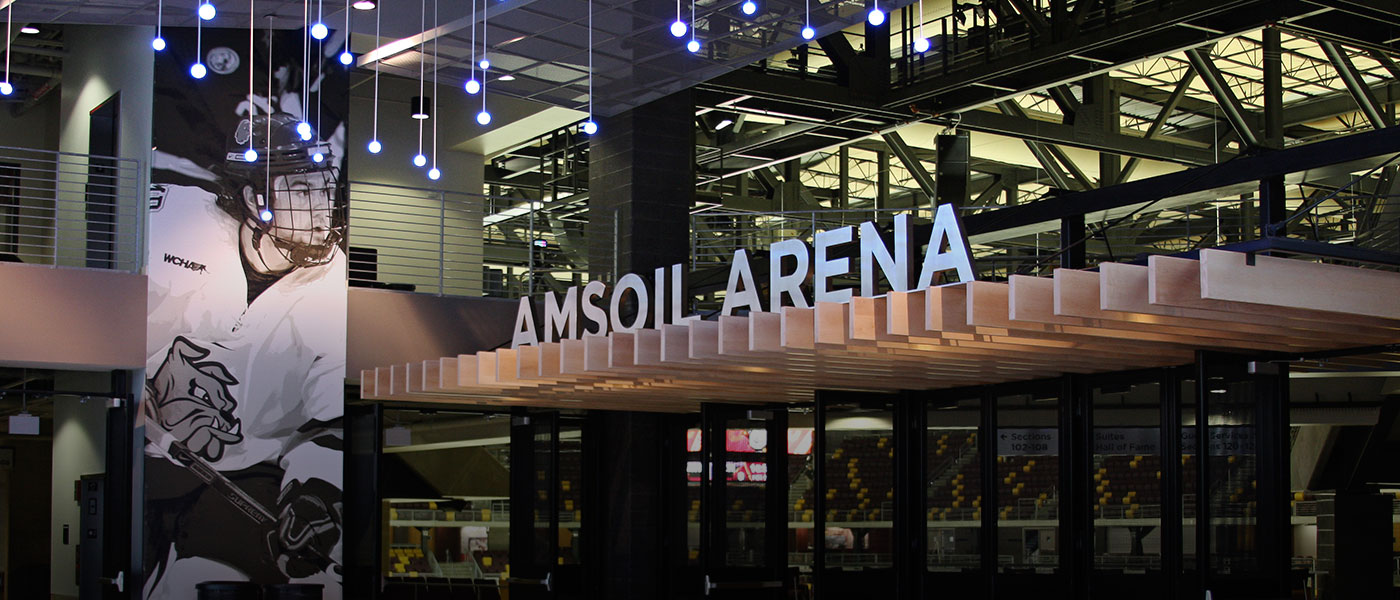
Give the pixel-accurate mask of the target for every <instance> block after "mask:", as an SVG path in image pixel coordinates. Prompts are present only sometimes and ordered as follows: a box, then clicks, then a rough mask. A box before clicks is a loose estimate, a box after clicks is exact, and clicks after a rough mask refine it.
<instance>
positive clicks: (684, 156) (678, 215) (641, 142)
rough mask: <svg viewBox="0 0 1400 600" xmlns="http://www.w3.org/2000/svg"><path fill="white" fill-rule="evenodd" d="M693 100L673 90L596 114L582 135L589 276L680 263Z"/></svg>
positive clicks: (690, 189)
mask: <svg viewBox="0 0 1400 600" xmlns="http://www.w3.org/2000/svg"><path fill="white" fill-rule="evenodd" d="M694 120H695V102H694V99H693V97H692V96H691V93H690V92H689V91H684V92H678V93H675V94H672V95H670V96H667V97H665V98H661V99H659V100H655V101H653V102H651V103H649V104H646V105H643V106H639V107H637V108H634V109H632V110H629V111H627V112H624V113H622V114H620V115H617V116H615V117H607V118H604V119H601V122H600V123H599V127H598V134H597V135H595V136H594V137H593V139H592V141H591V142H590V143H589V165H588V167H589V168H588V188H589V194H590V196H589V199H588V207H589V220H588V259H589V273H590V275H592V276H593V277H594V278H597V279H601V280H604V281H613V280H616V279H617V278H618V277H620V276H622V275H623V274H626V273H632V272H636V273H638V274H641V275H643V276H647V275H650V274H651V272H652V270H653V269H656V268H659V267H665V266H669V265H672V264H675V263H684V262H686V260H687V258H688V257H689V256H690V247H689V240H690V224H689V216H690V208H691V206H692V205H693V204H694V200H695V159H694V152H695V126H694Z"/></svg>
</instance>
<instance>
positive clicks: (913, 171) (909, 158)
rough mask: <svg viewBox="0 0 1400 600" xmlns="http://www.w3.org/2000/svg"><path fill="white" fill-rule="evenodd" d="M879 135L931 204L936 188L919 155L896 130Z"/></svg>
mask: <svg viewBox="0 0 1400 600" xmlns="http://www.w3.org/2000/svg"><path fill="white" fill-rule="evenodd" d="M880 137H882V138H884V139H885V143H886V144H889V146H890V152H893V153H894V155H895V156H896V157H897V158H899V162H900V163H903V164H904V168H906V169H908V170H909V174H910V175H912V176H913V177H914V181H915V183H918V184H919V189H921V190H923V191H924V194H926V195H927V196H928V199H929V203H930V204H932V203H933V197H934V190H936V189H937V186H936V185H934V182H933V177H932V176H931V175H929V174H928V170H927V169H924V164H923V163H922V162H920V161H919V157H918V156H917V155H915V153H914V151H913V150H912V149H911V148H909V145H908V144H906V143H904V138H903V137H901V136H900V135H899V132H898V131H891V132H889V133H886V134H883V135H881V136H880ZM843 148H844V147H843Z"/></svg>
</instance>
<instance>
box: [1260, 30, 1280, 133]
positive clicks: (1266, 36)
mask: <svg viewBox="0 0 1400 600" xmlns="http://www.w3.org/2000/svg"><path fill="white" fill-rule="evenodd" d="M1263 42H1264V48H1263V51H1264V146H1265V147H1266V148H1270V149H1273V150H1281V149H1283V45H1282V41H1281V40H1280V36H1279V31H1278V28H1276V27H1265V28H1264V33H1263Z"/></svg>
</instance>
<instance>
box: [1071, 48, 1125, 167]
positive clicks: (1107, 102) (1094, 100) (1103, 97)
mask: <svg viewBox="0 0 1400 600" xmlns="http://www.w3.org/2000/svg"><path fill="white" fill-rule="evenodd" d="M1084 89H1085V91H1086V92H1087V93H1086V94H1085V96H1086V97H1085V98H1084V100H1085V104H1086V105H1087V106H1084V109H1083V110H1081V111H1080V112H1086V113H1092V117H1091V118H1090V119H1088V121H1089V122H1088V123H1085V125H1086V126H1089V127H1093V128H1094V129H1096V130H1098V131H1099V132H1102V133H1105V134H1109V135H1117V134H1118V132H1119V130H1120V129H1121V127H1119V124H1118V122H1119V110H1118V92H1116V91H1114V89H1113V85H1112V82H1111V80H1110V79H1109V77H1108V74H1106V73H1105V74H1103V75H1099V76H1098V77H1094V78H1091V79H1090V80H1089V82H1088V84H1087V85H1086V86H1085V88H1084ZM1122 172H1123V157H1121V156H1119V155H1117V154H1113V153H1111V152H1100V153H1099V187H1108V186H1110V185H1115V184H1117V183H1118V179H1119V178H1120V177H1121V175H1122Z"/></svg>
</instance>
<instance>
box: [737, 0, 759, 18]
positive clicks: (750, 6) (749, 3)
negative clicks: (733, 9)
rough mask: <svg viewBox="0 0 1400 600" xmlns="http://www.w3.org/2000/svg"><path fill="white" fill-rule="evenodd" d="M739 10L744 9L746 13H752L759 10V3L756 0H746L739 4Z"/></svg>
mask: <svg viewBox="0 0 1400 600" xmlns="http://www.w3.org/2000/svg"><path fill="white" fill-rule="evenodd" d="M739 10H741V11H744V14H746V15H752V14H754V13H756V12H758V3H757V2H754V0H744V3H743V4H740V5H739Z"/></svg>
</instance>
